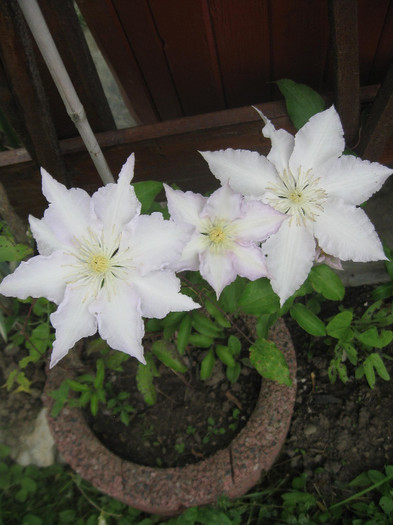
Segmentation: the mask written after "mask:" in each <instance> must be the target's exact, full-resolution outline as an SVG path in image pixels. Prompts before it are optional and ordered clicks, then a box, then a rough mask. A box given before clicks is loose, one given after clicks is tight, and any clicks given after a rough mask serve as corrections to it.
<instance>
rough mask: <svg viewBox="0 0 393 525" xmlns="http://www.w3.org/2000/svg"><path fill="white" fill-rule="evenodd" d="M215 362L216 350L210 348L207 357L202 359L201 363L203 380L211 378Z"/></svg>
mask: <svg viewBox="0 0 393 525" xmlns="http://www.w3.org/2000/svg"><path fill="white" fill-rule="evenodd" d="M215 362H216V357H215V354H214V350H213V348H210V350H209V351H208V352H207V354H206V355H205V357H204V358H203V359H202V363H201V370H200V373H199V377H200V379H202V381H206V379H209V377H210V376H211V373H212V371H213V367H214V364H215Z"/></svg>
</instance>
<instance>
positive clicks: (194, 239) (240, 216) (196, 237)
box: [164, 185, 286, 298]
mask: <svg viewBox="0 0 393 525" xmlns="http://www.w3.org/2000/svg"><path fill="white" fill-rule="evenodd" d="M164 187H165V191H166V196H167V199H168V209H169V212H170V214H171V217H172V219H173V220H174V221H175V222H177V223H178V224H180V225H185V226H187V225H188V227H189V231H190V234H191V238H190V240H189V242H188V244H187V245H186V246H185V248H184V251H183V255H182V258H181V259H180V261H179V265H178V269H179V270H199V271H200V273H201V275H202V277H203V278H204V279H206V281H207V282H208V283H209V284H210V285H211V286H212V288H213V289H214V291H215V292H216V295H217V298H218V297H219V296H220V294H221V292H222V290H223V289H224V288H225V286H227V285H228V284H230V283H231V282H232V281H234V280H235V279H236V277H237V276H238V275H240V276H242V277H247V278H248V279H250V280H252V281H253V280H255V279H258V278H259V277H265V276H266V275H267V269H266V263H265V260H264V257H263V255H262V252H261V250H260V248H259V243H261V242H262V241H264V240H265V239H266V238H267V237H268V236H269V235H271V234H272V233H275V232H276V231H277V230H278V228H279V227H280V224H281V222H282V221H283V220H284V219H286V217H285V215H283V214H282V213H279V212H277V211H276V210H274V209H273V208H271V207H270V206H268V205H266V204H262V203H261V202H258V201H252V200H245V199H244V198H242V197H241V195H239V194H237V193H235V192H234V191H233V190H231V189H230V188H229V186H227V185H225V186H223V187H222V188H219V189H218V190H216V191H215V192H214V193H213V194H212V195H211V196H210V197H203V196H202V195H200V194H199V193H193V192H191V191H187V192H186V193H183V192H182V191H180V190H173V189H172V188H170V187H169V186H167V185H164Z"/></svg>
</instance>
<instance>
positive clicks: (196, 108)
mask: <svg viewBox="0 0 393 525" xmlns="http://www.w3.org/2000/svg"><path fill="white" fill-rule="evenodd" d="M149 3H150V6H151V11H152V16H153V18H154V21H155V25H156V28H157V31H158V34H159V35H160V38H161V39H162V41H163V43H164V49H165V53H166V57H167V60H168V64H169V67H170V70H171V73H172V76H173V79H174V82H175V85H176V89H177V92H178V94H179V99H180V102H181V105H182V108H183V111H184V114H185V115H197V114H200V113H207V112H209V111H217V110H220V109H224V108H225V101H224V94H223V88H222V81H221V75H220V69H219V64H218V60H217V52H216V47H215V42H214V35H213V31H212V25H211V20H210V14H209V5H208V1H207V0H150V2H149Z"/></svg>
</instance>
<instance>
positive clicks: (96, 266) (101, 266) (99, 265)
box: [89, 254, 110, 273]
mask: <svg viewBox="0 0 393 525" xmlns="http://www.w3.org/2000/svg"><path fill="white" fill-rule="evenodd" d="M109 265H110V262H109V259H108V258H107V257H106V256H105V255H101V254H97V255H93V256H92V257H91V259H90V260H89V266H90V268H91V269H92V270H93V271H94V272H96V273H105V272H106V271H107V270H108V268H109Z"/></svg>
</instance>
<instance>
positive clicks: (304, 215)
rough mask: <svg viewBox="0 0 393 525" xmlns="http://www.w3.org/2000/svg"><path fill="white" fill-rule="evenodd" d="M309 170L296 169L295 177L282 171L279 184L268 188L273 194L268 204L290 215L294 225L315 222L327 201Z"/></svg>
mask: <svg viewBox="0 0 393 525" xmlns="http://www.w3.org/2000/svg"><path fill="white" fill-rule="evenodd" d="M310 171H311V170H308V171H303V170H302V168H299V169H298V172H297V174H296V175H294V174H293V173H292V172H291V171H287V170H284V171H283V173H280V175H279V176H280V182H279V183H278V184H277V185H275V186H273V187H271V188H269V190H270V191H271V192H272V193H273V195H270V196H269V198H268V199H267V200H268V203H269V204H270V205H271V206H273V208H275V209H276V210H278V211H281V212H282V213H286V214H288V215H291V216H292V217H293V218H294V220H295V221H296V224H298V225H300V224H303V225H304V224H305V223H306V221H307V220H311V221H315V220H316V218H317V217H318V215H319V214H320V213H321V212H322V211H323V204H324V202H325V200H326V199H327V193H326V191H325V190H324V189H323V188H321V187H320V186H319V180H320V179H319V178H315V177H314V176H313V175H312V174H311V173H310Z"/></svg>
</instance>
